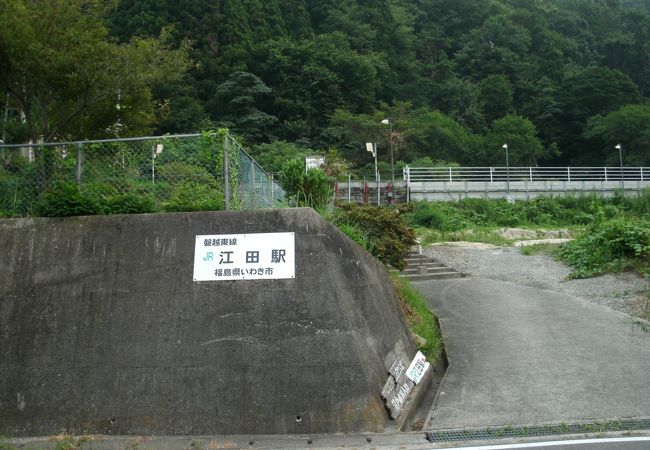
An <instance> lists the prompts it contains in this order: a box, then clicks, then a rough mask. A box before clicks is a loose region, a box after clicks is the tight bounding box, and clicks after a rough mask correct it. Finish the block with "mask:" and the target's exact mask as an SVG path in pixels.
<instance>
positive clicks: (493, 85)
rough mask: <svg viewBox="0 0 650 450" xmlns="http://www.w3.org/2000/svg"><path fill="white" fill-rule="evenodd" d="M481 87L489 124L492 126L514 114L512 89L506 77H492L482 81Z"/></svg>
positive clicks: (484, 109)
mask: <svg viewBox="0 0 650 450" xmlns="http://www.w3.org/2000/svg"><path fill="white" fill-rule="evenodd" d="M479 86H480V89H481V97H482V99H483V102H484V103H483V111H484V114H485V121H486V122H487V123H489V124H490V123H492V122H494V121H495V120H496V119H498V118H500V117H503V116H505V115H507V114H510V113H511V112H512V89H511V87H510V82H509V81H508V79H507V78H506V77H504V76H503V75H490V76H488V77H487V78H485V79H483V80H481V83H480V85H479Z"/></svg>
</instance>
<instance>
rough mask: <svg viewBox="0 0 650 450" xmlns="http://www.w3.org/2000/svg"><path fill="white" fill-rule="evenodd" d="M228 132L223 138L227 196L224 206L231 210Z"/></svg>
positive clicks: (224, 190)
mask: <svg viewBox="0 0 650 450" xmlns="http://www.w3.org/2000/svg"><path fill="white" fill-rule="evenodd" d="M229 138H230V137H229V136H228V135H227V134H226V135H225V137H224V139H223V183H224V186H223V192H224V196H225V202H224V208H225V209H226V211H229V210H230V157H229V155H228V153H229V141H228V139H229Z"/></svg>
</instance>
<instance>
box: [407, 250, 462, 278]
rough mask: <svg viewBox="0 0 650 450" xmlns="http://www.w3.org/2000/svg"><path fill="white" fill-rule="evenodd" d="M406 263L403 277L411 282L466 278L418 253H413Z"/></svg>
mask: <svg viewBox="0 0 650 450" xmlns="http://www.w3.org/2000/svg"><path fill="white" fill-rule="evenodd" d="M406 263H407V266H406V268H405V269H404V270H403V271H402V275H403V276H405V277H406V278H407V279H408V280H409V281H425V280H446V279H453V278H463V277H464V276H465V275H464V274H462V273H460V272H458V271H456V270H454V269H452V268H450V267H447V266H445V265H444V264H442V263H441V262H439V261H436V260H434V259H432V258H429V257H428V256H425V255H420V254H418V253H412V254H411V255H410V256H409V257H408V258H406Z"/></svg>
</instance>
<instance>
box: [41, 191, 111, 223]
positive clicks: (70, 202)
mask: <svg viewBox="0 0 650 450" xmlns="http://www.w3.org/2000/svg"><path fill="white" fill-rule="evenodd" d="M35 209H36V212H37V213H38V215H41V216H45V217H68V216H89V215H95V214H102V212H103V208H102V205H101V203H100V201H99V200H98V199H97V197H96V196H95V195H92V194H89V193H87V192H83V191H81V190H80V189H79V186H77V185H76V184H75V183H58V184H56V185H54V186H52V188H50V189H49V190H47V191H46V192H45V193H44V194H43V195H42V196H41V198H40V199H39V201H38V202H37V203H36V208H35Z"/></svg>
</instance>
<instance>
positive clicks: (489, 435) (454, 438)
mask: <svg viewBox="0 0 650 450" xmlns="http://www.w3.org/2000/svg"><path fill="white" fill-rule="evenodd" d="M638 430H650V419H641V420H639V419H629V420H608V421H602V422H582V423H566V424H565V423H560V424H553V425H541V426H508V427H493V428H479V429H462V430H460V429H459V430H440V431H428V432H427V433H426V438H427V440H428V441H429V442H432V443H436V442H460V441H484V440H492V439H506V438H523V437H543V436H554V435H562V434H591V433H606V432H616V431H638Z"/></svg>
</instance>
